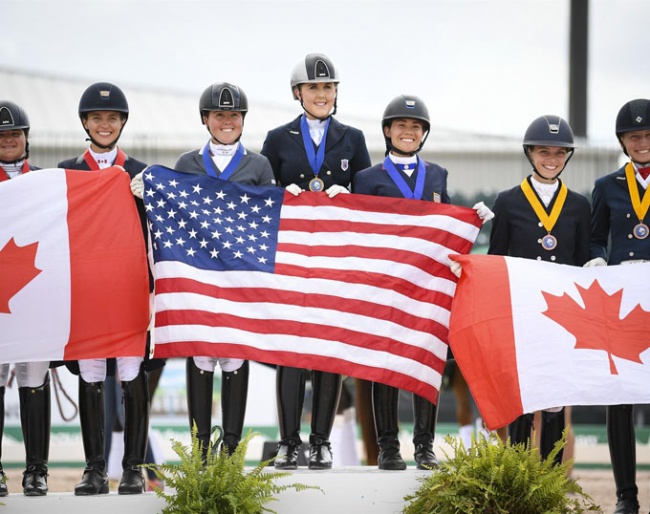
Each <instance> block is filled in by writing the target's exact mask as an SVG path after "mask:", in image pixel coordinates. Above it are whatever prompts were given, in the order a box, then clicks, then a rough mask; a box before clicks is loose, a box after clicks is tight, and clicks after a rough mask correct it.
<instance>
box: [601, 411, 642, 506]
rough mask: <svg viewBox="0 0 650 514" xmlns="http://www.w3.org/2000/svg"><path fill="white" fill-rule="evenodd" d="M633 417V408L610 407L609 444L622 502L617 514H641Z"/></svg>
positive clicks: (617, 491) (620, 501)
mask: <svg viewBox="0 0 650 514" xmlns="http://www.w3.org/2000/svg"><path fill="white" fill-rule="evenodd" d="M633 415H634V406H633V405H610V406H608V407H607V444H608V445H609V456H610V458H611V460H612V471H613V472H614V482H615V483H616V498H617V500H618V503H617V504H616V510H615V511H614V514H630V513H632V514H637V513H638V511H639V502H638V500H637V496H638V493H639V490H638V487H637V485H636V435H635V431H634V419H633Z"/></svg>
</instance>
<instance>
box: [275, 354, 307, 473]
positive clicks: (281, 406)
mask: <svg viewBox="0 0 650 514" xmlns="http://www.w3.org/2000/svg"><path fill="white" fill-rule="evenodd" d="M306 380H307V370H304V369H301V368H287V367H285V366H278V368H277V371H276V375H275V389H276V397H277V402H278V424H279V425H280V443H279V444H278V452H277V454H276V456H275V460H274V465H275V467H276V468H277V469H296V468H297V467H298V449H299V448H300V444H301V443H302V440H301V439H300V420H301V418H302V406H303V403H304V402H305V381H306Z"/></svg>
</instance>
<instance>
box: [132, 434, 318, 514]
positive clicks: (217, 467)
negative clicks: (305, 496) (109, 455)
mask: <svg viewBox="0 0 650 514" xmlns="http://www.w3.org/2000/svg"><path fill="white" fill-rule="evenodd" d="M217 428H218V429H219V431H221V429H220V428H219V427H217ZM213 433H214V430H213ZM196 434H197V429H196V425H195V426H194V427H193V429H192V445H191V447H188V446H187V445H183V444H182V443H181V442H179V441H176V440H172V449H173V450H174V452H175V453H176V455H178V456H179V458H180V462H179V463H167V464H159V465H156V464H149V465H145V466H144V467H146V468H150V469H153V470H154V472H155V473H156V476H157V477H158V478H159V479H160V480H162V481H163V483H164V484H165V488H164V489H162V488H161V489H158V490H156V495H157V496H159V497H162V498H164V499H165V501H166V507H165V508H164V509H163V510H162V514H261V513H263V512H271V513H275V511H274V510H271V509H269V508H266V507H265V505H266V504H268V503H269V502H271V501H277V498H276V496H277V495H278V494H279V493H281V492H283V491H286V490H288V489H294V490H296V491H304V490H307V489H317V490H320V491H321V492H322V489H320V488H319V487H316V486H308V485H304V484H297V483H295V484H282V485H281V484H277V483H276V481H277V480H278V479H280V478H283V477H286V476H290V475H291V473H288V472H276V471H270V472H265V471H264V469H265V467H266V466H267V465H268V464H269V461H263V462H261V463H260V464H258V465H257V466H255V467H254V468H252V469H249V470H246V469H245V458H246V451H247V448H248V443H249V442H250V440H251V439H252V438H253V436H255V435H257V434H254V433H251V432H250V431H249V432H248V433H247V434H246V435H245V437H244V438H243V439H242V441H241V442H240V443H239V445H238V446H237V449H236V450H235V452H234V453H233V454H232V455H228V452H227V451H225V450H224V449H221V448H220V444H219V443H220V442H221V436H220V435H219V434H217V435H215V436H214V440H211V441H210V443H209V447H208V451H207V456H204V453H203V451H202V445H201V443H200V441H199V440H198V438H197V436H196ZM276 514H277V513H276Z"/></svg>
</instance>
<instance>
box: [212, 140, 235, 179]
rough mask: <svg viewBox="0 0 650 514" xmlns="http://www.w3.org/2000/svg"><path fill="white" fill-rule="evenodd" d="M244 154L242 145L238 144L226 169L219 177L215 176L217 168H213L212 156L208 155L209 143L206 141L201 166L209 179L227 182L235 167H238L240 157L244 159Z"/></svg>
mask: <svg viewBox="0 0 650 514" xmlns="http://www.w3.org/2000/svg"><path fill="white" fill-rule="evenodd" d="M244 153H245V151H244V145H242V144H241V143H239V146H238V147H237V150H236V151H235V155H233V156H232V159H230V162H229V163H228V166H226V169H225V170H223V171H222V172H221V174H220V175H219V176H217V168H215V166H214V161H213V160H212V154H211V153H210V141H208V142H207V143H206V144H205V146H204V147H203V166H204V167H205V171H206V172H207V174H208V175H210V176H211V177H214V178H218V179H221V180H228V179H229V178H230V177H231V176H232V174H233V173H234V172H235V170H236V169H237V166H239V161H241V160H242V157H244Z"/></svg>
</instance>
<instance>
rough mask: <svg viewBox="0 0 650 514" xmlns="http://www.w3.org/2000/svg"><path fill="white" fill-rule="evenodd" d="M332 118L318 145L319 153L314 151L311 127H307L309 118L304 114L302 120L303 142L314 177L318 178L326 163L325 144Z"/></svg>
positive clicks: (328, 119) (327, 122)
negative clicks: (310, 132)
mask: <svg viewBox="0 0 650 514" xmlns="http://www.w3.org/2000/svg"><path fill="white" fill-rule="evenodd" d="M330 120H331V118H327V121H326V122H325V131H324V132H323V139H321V141H320V145H318V152H315V151H314V142H313V141H312V139H311V135H310V134H309V125H307V117H306V116H305V115H304V114H303V115H302V117H301V118H300V132H302V142H303V144H304V145H305V151H306V152H307V160H308V161H309V166H310V167H311V170H312V171H313V172H314V176H316V177H318V173H319V172H320V169H321V167H322V166H323V162H325V142H326V140H327V129H329V128H330Z"/></svg>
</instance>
